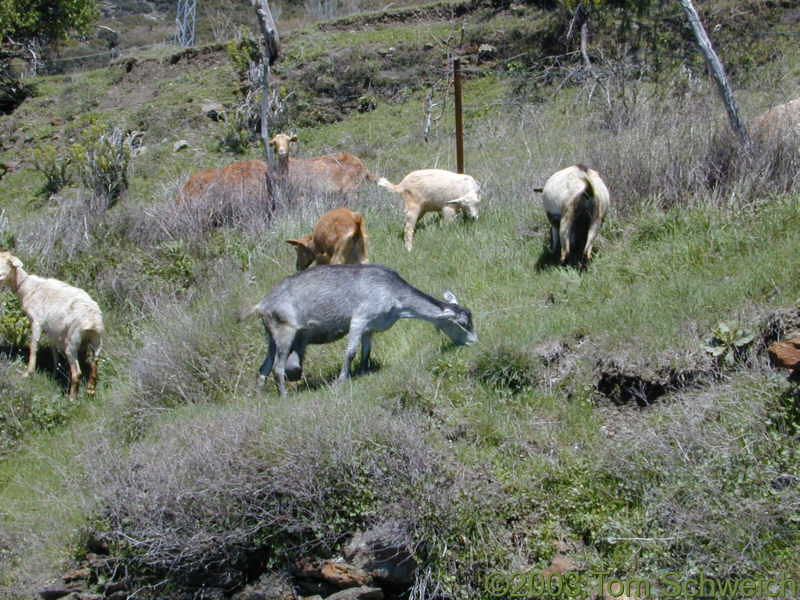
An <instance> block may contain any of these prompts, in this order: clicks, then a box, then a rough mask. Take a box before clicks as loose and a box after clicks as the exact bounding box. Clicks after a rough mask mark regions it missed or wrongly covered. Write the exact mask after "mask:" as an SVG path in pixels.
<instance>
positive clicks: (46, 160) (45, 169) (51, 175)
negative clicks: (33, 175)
mask: <svg viewBox="0 0 800 600" xmlns="http://www.w3.org/2000/svg"><path fill="white" fill-rule="evenodd" d="M33 162H34V166H35V167H36V169H37V170H38V171H40V172H41V173H42V174H43V175H44V177H45V183H44V186H43V187H42V193H43V194H47V195H50V194H55V193H58V192H59V191H60V190H61V188H63V187H65V186H67V185H69V184H70V183H71V181H72V175H71V173H70V162H71V157H70V156H69V155H68V154H62V153H59V151H58V150H57V149H56V148H55V146H52V145H46V146H42V147H41V148H37V149H36V150H35V151H34V153H33Z"/></svg>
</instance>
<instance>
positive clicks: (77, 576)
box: [61, 567, 91, 583]
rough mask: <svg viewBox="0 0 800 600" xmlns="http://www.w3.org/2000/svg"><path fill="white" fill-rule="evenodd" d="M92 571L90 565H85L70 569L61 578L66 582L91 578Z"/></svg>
mask: <svg viewBox="0 0 800 600" xmlns="http://www.w3.org/2000/svg"><path fill="white" fill-rule="evenodd" d="M90 573H91V571H90V570H89V568H88V567H83V568H81V569H74V570H72V571H69V572H68V573H64V575H62V576H61V579H63V580H64V583H69V582H70V581H79V580H81V579H89V575H90Z"/></svg>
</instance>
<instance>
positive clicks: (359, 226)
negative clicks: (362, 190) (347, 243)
mask: <svg viewBox="0 0 800 600" xmlns="http://www.w3.org/2000/svg"><path fill="white" fill-rule="evenodd" d="M353 221H354V223H355V227H354V228H353V232H352V233H351V234H350V240H351V242H352V245H353V246H354V247H356V248H357V247H358V246H359V245H360V246H361V252H360V254H361V258H363V261H362V262H368V261H369V248H368V247H367V246H368V243H369V234H368V233H367V226H366V224H365V223H364V217H363V216H362V215H361V213H353Z"/></svg>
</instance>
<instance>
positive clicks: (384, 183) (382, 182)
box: [377, 177, 401, 194]
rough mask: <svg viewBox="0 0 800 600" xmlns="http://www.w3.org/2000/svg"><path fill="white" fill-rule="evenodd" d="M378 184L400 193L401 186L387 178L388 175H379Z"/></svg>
mask: <svg viewBox="0 0 800 600" xmlns="http://www.w3.org/2000/svg"><path fill="white" fill-rule="evenodd" d="M377 183H378V185H379V186H381V187H384V188H386V189H387V190H389V191H391V192H394V193H395V194H399V193H400V191H401V190H400V186H399V185H395V184H393V183H392V182H391V181H389V180H388V179H386V177H378V182H377Z"/></svg>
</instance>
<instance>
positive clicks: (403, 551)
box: [343, 525, 417, 588]
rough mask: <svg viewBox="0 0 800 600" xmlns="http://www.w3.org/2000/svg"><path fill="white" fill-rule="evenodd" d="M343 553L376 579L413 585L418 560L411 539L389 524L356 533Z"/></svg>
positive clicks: (396, 585) (398, 584) (389, 583)
mask: <svg viewBox="0 0 800 600" xmlns="http://www.w3.org/2000/svg"><path fill="white" fill-rule="evenodd" d="M343 554H344V557H345V558H346V559H347V560H348V561H349V562H350V563H351V564H353V565H354V566H356V567H358V568H359V569H362V570H363V571H365V572H366V573H368V574H369V575H371V576H372V577H373V578H374V579H375V580H377V581H378V582H379V583H382V584H385V585H389V586H392V587H401V588H408V587H411V586H412V585H414V581H415V579H416V573H417V561H416V560H414V556H413V551H412V548H411V543H410V540H409V539H408V537H407V536H406V535H405V534H404V533H403V532H402V531H401V530H400V529H398V528H395V527H392V526H391V525H389V526H383V527H375V528H373V529H370V530H368V531H366V532H364V533H357V534H356V535H355V536H353V539H352V540H350V542H349V543H348V544H347V547H345V549H344V552H343Z"/></svg>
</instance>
